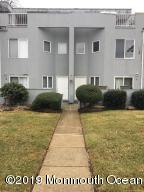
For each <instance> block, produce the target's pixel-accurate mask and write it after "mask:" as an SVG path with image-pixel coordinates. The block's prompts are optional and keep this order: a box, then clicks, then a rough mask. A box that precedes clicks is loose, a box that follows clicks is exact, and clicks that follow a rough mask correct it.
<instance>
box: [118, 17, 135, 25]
mask: <svg viewBox="0 0 144 192" xmlns="http://www.w3.org/2000/svg"><path fill="white" fill-rule="evenodd" d="M116 28H135V15H132V14H117V15H116Z"/></svg>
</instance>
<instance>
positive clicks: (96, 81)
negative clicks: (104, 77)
mask: <svg viewBox="0 0 144 192" xmlns="http://www.w3.org/2000/svg"><path fill="white" fill-rule="evenodd" d="M90 84H91V85H97V86H99V85H100V78H99V77H90Z"/></svg>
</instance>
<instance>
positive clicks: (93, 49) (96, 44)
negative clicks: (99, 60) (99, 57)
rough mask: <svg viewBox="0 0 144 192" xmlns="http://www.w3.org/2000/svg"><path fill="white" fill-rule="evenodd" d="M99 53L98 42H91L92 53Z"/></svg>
mask: <svg viewBox="0 0 144 192" xmlns="http://www.w3.org/2000/svg"><path fill="white" fill-rule="evenodd" d="M98 51H100V41H94V42H92V53H96V52H98Z"/></svg>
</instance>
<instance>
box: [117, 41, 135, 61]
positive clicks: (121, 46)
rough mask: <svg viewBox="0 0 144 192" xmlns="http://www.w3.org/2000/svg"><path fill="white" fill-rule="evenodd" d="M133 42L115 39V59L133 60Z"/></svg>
mask: <svg viewBox="0 0 144 192" xmlns="http://www.w3.org/2000/svg"><path fill="white" fill-rule="evenodd" d="M134 51H135V50H134V40H125V39H116V58H126V59H127V58H129V59H130V58H134Z"/></svg>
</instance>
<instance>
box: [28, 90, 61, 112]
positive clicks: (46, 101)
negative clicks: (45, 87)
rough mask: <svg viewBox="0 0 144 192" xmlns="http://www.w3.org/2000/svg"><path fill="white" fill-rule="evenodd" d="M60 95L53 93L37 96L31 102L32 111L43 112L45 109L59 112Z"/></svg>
mask: <svg viewBox="0 0 144 192" xmlns="http://www.w3.org/2000/svg"><path fill="white" fill-rule="evenodd" d="M61 103H62V95H61V94H59V93H55V92H46V93H41V94H39V95H38V96H37V97H36V98H35V100H34V101H33V102H32V106H31V109H32V110H34V111H43V110H45V109H52V110H60V109H61Z"/></svg>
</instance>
